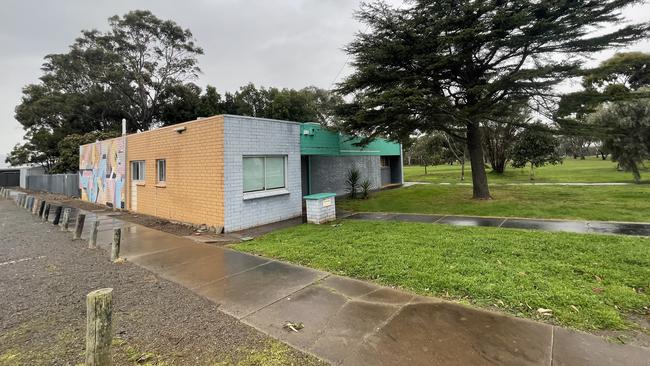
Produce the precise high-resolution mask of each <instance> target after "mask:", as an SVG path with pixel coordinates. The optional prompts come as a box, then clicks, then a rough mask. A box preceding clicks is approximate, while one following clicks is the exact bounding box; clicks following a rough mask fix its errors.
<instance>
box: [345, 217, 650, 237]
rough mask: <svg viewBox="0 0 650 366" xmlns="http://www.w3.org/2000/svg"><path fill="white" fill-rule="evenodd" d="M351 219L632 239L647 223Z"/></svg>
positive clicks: (647, 229) (647, 231)
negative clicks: (607, 235)
mask: <svg viewBox="0 0 650 366" xmlns="http://www.w3.org/2000/svg"><path fill="white" fill-rule="evenodd" d="M345 218H346V219H352V220H371V221H404V222H423V223H432V224H447V225H457V226H484V227H505V228H510V229H526V230H542V231H562V232H569V233H581V234H616V235H633V236H650V224H647V223H621V222H607V221H571V220H541V219H517V218H504V217H481V216H454V215H447V216H442V215H423V214H394V213H382V212H360V213H352V214H348V215H346V216H345Z"/></svg>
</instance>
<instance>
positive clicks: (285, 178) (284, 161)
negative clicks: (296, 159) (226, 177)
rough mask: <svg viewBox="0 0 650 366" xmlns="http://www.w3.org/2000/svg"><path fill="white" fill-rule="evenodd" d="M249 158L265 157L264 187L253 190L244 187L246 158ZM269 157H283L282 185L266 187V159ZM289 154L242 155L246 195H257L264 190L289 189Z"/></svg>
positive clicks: (244, 191)
mask: <svg viewBox="0 0 650 366" xmlns="http://www.w3.org/2000/svg"><path fill="white" fill-rule="evenodd" d="M247 158H263V159H264V188H262V189H256V190H252V191H246V190H244V189H243V186H244V159H247ZM267 158H282V160H283V163H284V184H283V185H282V187H275V188H266V166H267V165H266V159H267ZM287 160H288V159H287V155H244V156H242V191H243V193H244V195H255V194H258V193H263V192H278V191H286V190H287V170H288V169H287Z"/></svg>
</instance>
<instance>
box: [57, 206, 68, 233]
mask: <svg viewBox="0 0 650 366" xmlns="http://www.w3.org/2000/svg"><path fill="white" fill-rule="evenodd" d="M59 226H60V227H61V231H68V226H70V208H69V207H66V208H65V209H63V215H62V216H61V222H60V223H59Z"/></svg>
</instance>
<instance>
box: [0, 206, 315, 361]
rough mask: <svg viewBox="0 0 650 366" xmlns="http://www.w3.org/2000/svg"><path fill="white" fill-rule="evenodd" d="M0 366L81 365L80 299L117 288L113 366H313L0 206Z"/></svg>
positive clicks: (164, 285) (166, 285)
mask: <svg viewBox="0 0 650 366" xmlns="http://www.w3.org/2000/svg"><path fill="white" fill-rule="evenodd" d="M0 232H2V235H1V236H0V284H2V285H0V298H1V299H2V306H0V319H2V322H0V365H12V366H13V365H77V364H80V363H82V362H83V357H84V356H83V354H84V337H85V311H86V309H85V297H86V294H87V293H88V292H90V291H92V290H95V289H98V288H103V287H111V288H113V289H114V315H113V319H114V326H113V330H114V335H115V336H114V341H113V348H112V353H113V364H114V365H139V364H148V365H163V364H164V365H238V364H245V365H320V364H322V363H321V362H320V361H318V360H316V359H314V358H313V357H311V356H307V355H305V354H303V353H300V352H299V351H296V350H295V349H293V348H290V347H288V346H286V345H284V344H282V343H279V342H277V341H275V340H273V339H271V338H269V337H267V336H265V335H263V334H261V333H260V332H258V331H256V330H255V329H253V328H251V327H249V326H247V325H245V324H243V323H241V322H239V321H237V320H236V319H235V318H232V317H230V316H228V315H226V314H224V313H222V312H220V311H219V310H218V305H216V304H214V303H212V302H210V301H208V300H206V299H204V298H202V297H199V296H198V295H196V294H194V293H192V292H191V291H190V290H187V289H185V288H184V287H182V286H180V285H177V284H174V283H171V282H169V281H166V280H164V279H162V278H159V277H157V276H155V275H154V274H152V273H150V272H148V271H146V270H145V269H142V268H140V267H138V266H136V265H134V264H131V263H129V262H125V263H120V264H113V263H111V262H110V261H109V260H108V254H107V253H106V252H104V251H103V250H101V249H94V250H91V249H87V248H86V245H85V242H83V241H72V240H70V234H69V233H64V232H61V231H60V230H59V229H58V228H54V227H53V226H52V225H50V224H47V223H41V222H40V220H38V219H37V218H35V217H34V216H32V215H30V214H29V213H28V212H26V211H25V210H21V209H19V208H17V207H16V206H15V205H13V203H11V202H10V201H0Z"/></svg>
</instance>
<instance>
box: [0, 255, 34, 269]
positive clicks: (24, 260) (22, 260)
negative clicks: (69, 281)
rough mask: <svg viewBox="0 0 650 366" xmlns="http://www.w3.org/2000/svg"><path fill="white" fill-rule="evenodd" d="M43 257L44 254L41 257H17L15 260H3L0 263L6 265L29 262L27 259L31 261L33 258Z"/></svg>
mask: <svg viewBox="0 0 650 366" xmlns="http://www.w3.org/2000/svg"><path fill="white" fill-rule="evenodd" d="M42 258H45V256H44V255H42V256H40V257H34V258H21V259H16V260H13V261H8V262H2V263H0V266H4V265H7V264H16V263H20V262H27V261H30V260H32V259H42Z"/></svg>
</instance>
